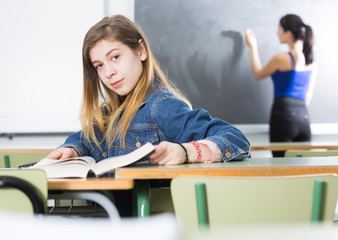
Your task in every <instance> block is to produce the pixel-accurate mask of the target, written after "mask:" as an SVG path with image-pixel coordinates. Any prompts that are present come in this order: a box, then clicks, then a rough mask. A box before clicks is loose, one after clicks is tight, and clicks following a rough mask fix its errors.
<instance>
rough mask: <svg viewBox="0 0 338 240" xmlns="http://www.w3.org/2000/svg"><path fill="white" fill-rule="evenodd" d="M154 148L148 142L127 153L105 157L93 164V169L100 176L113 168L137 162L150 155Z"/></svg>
mask: <svg viewBox="0 0 338 240" xmlns="http://www.w3.org/2000/svg"><path fill="white" fill-rule="evenodd" d="M154 150H155V147H154V146H153V145H152V144H151V143H146V144H144V145H143V146H141V147H140V148H138V149H136V150H135V151H133V152H130V153H128V154H126V155H122V156H118V157H112V158H107V159H104V160H102V161H101V162H98V163H97V164H96V165H95V166H93V167H92V170H93V172H94V173H95V174H96V175H97V176H100V175H102V174H104V173H105V172H108V171H110V170H112V169H115V168H119V167H124V166H127V165H130V164H132V163H134V162H137V161H139V160H141V159H143V158H144V157H146V156H148V155H149V154H150V153H152V152H153V151H154Z"/></svg>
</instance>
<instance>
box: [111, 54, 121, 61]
mask: <svg viewBox="0 0 338 240" xmlns="http://www.w3.org/2000/svg"><path fill="white" fill-rule="evenodd" d="M119 57H120V56H119V55H115V56H113V57H112V60H117V59H118V58H119Z"/></svg>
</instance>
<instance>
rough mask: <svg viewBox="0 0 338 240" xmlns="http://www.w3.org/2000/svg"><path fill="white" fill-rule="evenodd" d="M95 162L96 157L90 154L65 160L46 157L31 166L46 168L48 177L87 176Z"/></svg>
mask: <svg viewBox="0 0 338 240" xmlns="http://www.w3.org/2000/svg"><path fill="white" fill-rule="evenodd" d="M94 164H95V159H94V158H92V157H88V156H87V157H76V158H68V159H63V160H58V159H47V158H45V159H42V160H41V161H39V162H38V163H37V164H35V165H34V166H32V167H30V168H37V169H42V170H44V171H45V172H46V174H47V178H86V177H87V175H88V172H89V170H90V168H91V166H93V165H94Z"/></svg>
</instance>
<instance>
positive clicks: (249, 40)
mask: <svg viewBox="0 0 338 240" xmlns="http://www.w3.org/2000/svg"><path fill="white" fill-rule="evenodd" d="M244 39H245V43H246V45H248V47H249V48H252V47H257V40H256V36H255V34H254V33H253V31H252V30H251V29H247V30H246V31H245V34H244Z"/></svg>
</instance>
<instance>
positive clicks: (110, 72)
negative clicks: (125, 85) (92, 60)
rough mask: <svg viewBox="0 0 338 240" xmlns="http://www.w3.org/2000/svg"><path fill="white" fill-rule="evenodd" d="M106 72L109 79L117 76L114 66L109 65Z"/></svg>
mask: <svg viewBox="0 0 338 240" xmlns="http://www.w3.org/2000/svg"><path fill="white" fill-rule="evenodd" d="M105 70H106V71H105V75H106V77H107V78H111V77H112V76H114V75H116V68H115V67H114V66H112V65H108V66H107V67H106V69H105Z"/></svg>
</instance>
